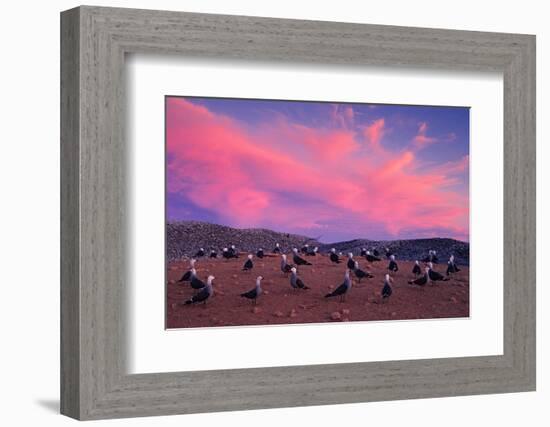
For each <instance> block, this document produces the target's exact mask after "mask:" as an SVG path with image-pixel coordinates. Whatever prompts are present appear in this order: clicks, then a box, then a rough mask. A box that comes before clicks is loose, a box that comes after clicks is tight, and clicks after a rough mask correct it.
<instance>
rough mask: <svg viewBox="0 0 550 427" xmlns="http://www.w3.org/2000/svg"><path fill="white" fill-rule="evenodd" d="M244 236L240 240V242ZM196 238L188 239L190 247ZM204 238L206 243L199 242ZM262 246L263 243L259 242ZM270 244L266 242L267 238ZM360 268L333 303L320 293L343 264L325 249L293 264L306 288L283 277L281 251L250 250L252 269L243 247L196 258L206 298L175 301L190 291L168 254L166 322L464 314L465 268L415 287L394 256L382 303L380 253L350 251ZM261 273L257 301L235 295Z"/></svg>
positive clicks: (184, 264) (183, 265) (182, 266)
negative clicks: (207, 287) (209, 289)
mask: <svg viewBox="0 0 550 427" xmlns="http://www.w3.org/2000/svg"><path fill="white" fill-rule="evenodd" d="M242 244H243V242H242V241H241V245H242ZM195 246H196V242H194V244H193V247H195ZM205 246H206V245H205ZM264 246H267V245H264ZM268 247H269V246H268ZM356 258H357V260H358V261H359V263H360V267H361V268H362V269H366V270H369V271H370V272H372V273H373V274H374V276H375V277H374V278H372V279H367V280H365V279H363V280H362V281H361V283H358V280H357V279H356V278H355V277H354V278H353V287H352V289H351V291H350V293H349V295H348V296H347V298H346V301H345V302H343V303H340V302H339V301H338V300H336V299H326V298H324V295H325V294H326V293H328V292H330V291H331V290H333V289H334V288H335V287H337V286H338V285H339V284H340V283H342V282H343V277H344V271H345V264H344V263H342V264H339V265H334V264H332V263H331V262H330V260H329V259H328V256H326V255H319V256H316V257H308V260H309V261H311V262H312V264H313V265H312V266H302V267H300V268H299V271H298V273H299V276H300V277H301V278H302V280H303V281H304V282H305V283H306V285H307V286H309V287H310V288H311V289H309V290H305V291H302V290H300V291H295V290H293V289H292V288H291V287H290V284H289V278H288V277H287V276H285V275H283V273H282V272H281V271H280V269H279V266H280V258H279V257H278V256H268V257H266V258H264V259H262V260H259V259H256V258H254V268H253V270H252V271H251V272H243V271H241V268H242V264H243V263H244V261H245V259H246V253H241V255H240V257H239V258H238V259H232V260H229V261H228V260H222V259H219V258H218V259H208V258H201V259H199V261H198V262H197V265H196V268H197V273H198V276H199V277H200V278H201V279H202V280H206V276H207V275H209V274H212V275H214V276H215V277H216V279H215V280H214V295H213V297H212V298H211V300H210V301H209V302H208V303H207V304H206V305H202V304H201V305H196V306H186V305H182V302H184V301H185V300H186V299H188V298H190V297H191V296H192V295H193V294H194V292H195V291H193V289H191V287H190V285H189V283H188V282H184V283H181V284H178V283H177V280H178V279H179V278H180V277H181V276H182V274H183V273H184V272H185V271H186V270H187V269H188V261H187V260H185V259H181V260H177V261H172V262H169V264H168V272H167V280H168V283H167V288H166V292H167V300H166V304H167V307H166V309H167V327H168V328H189V327H217V326H239V325H270V324H296V323H322V322H332V321H337V322H340V321H368V320H403V319H430V318H451V317H468V316H469V294H470V292H469V268H468V267H463V268H462V270H461V271H460V272H459V273H457V274H455V275H453V276H452V278H451V280H449V281H447V282H437V283H438V284H436V285H434V286H426V287H423V288H421V287H417V286H413V285H408V284H407V281H408V280H410V279H412V278H413V275H412V273H411V270H412V266H413V262H410V261H402V260H398V264H399V267H400V269H399V271H398V272H397V273H395V274H392V277H393V279H394V285H393V291H394V292H393V295H392V296H391V298H390V299H389V301H387V302H385V303H382V302H381V299H380V291H381V289H382V286H383V278H384V275H385V274H386V273H387V265H388V262H387V261H386V260H383V261H380V262H375V263H373V264H369V263H367V261H366V260H365V259H364V258H360V257H356ZM435 269H436V270H437V271H440V272H442V273H444V272H445V266H444V265H442V264H438V265H436V266H435ZM258 275H262V276H263V277H264V280H263V281H262V285H263V286H262V287H263V289H264V293H263V294H262V296H261V297H260V299H259V300H258V303H257V305H253V304H251V302H250V301H248V300H245V299H244V298H241V297H240V296H239V294H240V293H242V292H244V291H247V290H249V289H252V288H253V287H254V284H255V280H256V277H257V276H258Z"/></svg>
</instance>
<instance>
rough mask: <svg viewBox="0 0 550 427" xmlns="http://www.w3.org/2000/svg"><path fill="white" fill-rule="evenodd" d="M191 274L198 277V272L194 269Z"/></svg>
mask: <svg viewBox="0 0 550 427" xmlns="http://www.w3.org/2000/svg"><path fill="white" fill-rule="evenodd" d="M191 274H192V275H193V276H196V275H197V270H195V269H194V268H192V269H191Z"/></svg>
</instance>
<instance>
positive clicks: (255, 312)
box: [252, 307, 262, 314]
mask: <svg viewBox="0 0 550 427" xmlns="http://www.w3.org/2000/svg"><path fill="white" fill-rule="evenodd" d="M261 312H262V309H261V308H260V307H254V308H253V309H252V313H254V314H258V313H261Z"/></svg>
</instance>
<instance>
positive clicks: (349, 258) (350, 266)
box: [346, 252, 355, 270]
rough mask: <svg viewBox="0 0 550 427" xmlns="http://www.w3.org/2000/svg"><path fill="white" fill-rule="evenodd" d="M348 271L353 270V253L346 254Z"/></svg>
mask: <svg viewBox="0 0 550 427" xmlns="http://www.w3.org/2000/svg"><path fill="white" fill-rule="evenodd" d="M346 265H347V267H348V268H349V269H350V270H353V269H354V268H355V261H354V260H353V253H351V252H348V263H347V264H346Z"/></svg>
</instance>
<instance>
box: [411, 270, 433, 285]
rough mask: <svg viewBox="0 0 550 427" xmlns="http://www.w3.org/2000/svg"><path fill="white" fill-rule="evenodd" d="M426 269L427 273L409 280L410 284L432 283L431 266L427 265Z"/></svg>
mask: <svg viewBox="0 0 550 427" xmlns="http://www.w3.org/2000/svg"><path fill="white" fill-rule="evenodd" d="M424 271H425V273H424V275H423V276H422V277H419V278H418V279H414V280H409V285H418V286H425V285H427V284H428V283H430V267H426V268H425V269H424Z"/></svg>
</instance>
